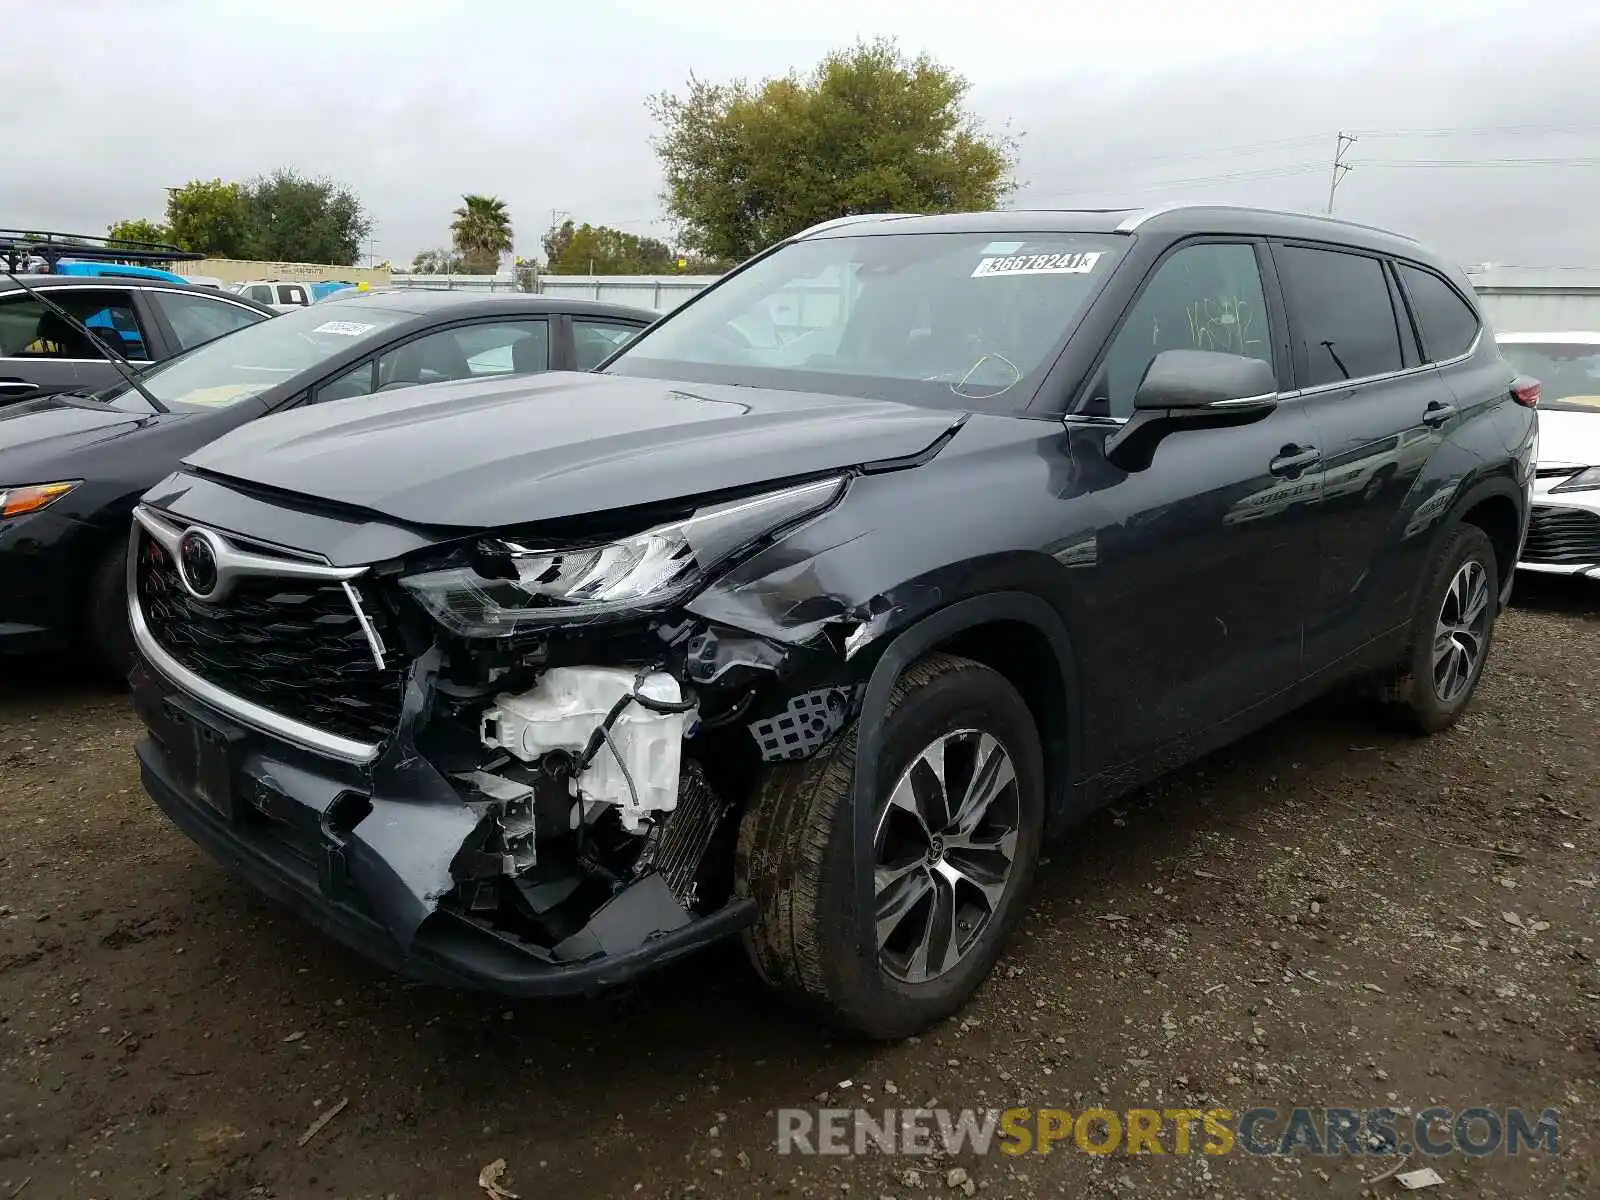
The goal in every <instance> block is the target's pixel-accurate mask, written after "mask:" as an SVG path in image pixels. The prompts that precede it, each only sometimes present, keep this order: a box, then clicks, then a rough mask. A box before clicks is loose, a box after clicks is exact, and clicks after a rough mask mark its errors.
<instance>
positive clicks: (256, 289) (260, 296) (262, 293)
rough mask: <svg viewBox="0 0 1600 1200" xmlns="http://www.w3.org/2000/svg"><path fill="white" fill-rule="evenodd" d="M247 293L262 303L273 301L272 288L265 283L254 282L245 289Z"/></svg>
mask: <svg viewBox="0 0 1600 1200" xmlns="http://www.w3.org/2000/svg"><path fill="white" fill-rule="evenodd" d="M245 294H246V295H247V296H249V297H250V299H252V300H255V301H257V302H259V303H261V304H271V303H272V289H271V288H270V287H268V286H267V285H266V284H264V283H252V284H251V285H250V286H249V287H248V288H246V289H245Z"/></svg>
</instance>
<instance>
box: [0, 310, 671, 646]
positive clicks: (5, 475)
mask: <svg viewBox="0 0 1600 1200" xmlns="http://www.w3.org/2000/svg"><path fill="white" fill-rule="evenodd" d="M655 316H656V314H655V313H653V312H651V311H649V310H648V309H639V308H625V307H622V306H619V305H612V304H599V303H592V302H588V301H582V300H558V299H554V298H550V297H544V296H536V295H527V294H521V293H517V294H501V295H482V294H473V293H467V292H448V291H420V290H418V291H373V292H360V293H354V294H352V295H350V296H348V297H339V298H337V299H332V300H327V301H324V302H323V303H321V304H317V305H314V306H312V307H310V308H306V309H302V310H300V311H299V312H292V313H286V314H284V315H283V316H279V317H274V318H273V319H271V320H269V321H262V322H260V323H259V324H255V325H251V326H249V327H247V328H244V329H241V330H239V331H238V332H236V333H231V334H229V335H228V336H227V337H224V338H220V339H218V340H216V341H214V342H211V343H209V344H207V345H203V346H200V347H199V348H197V349H195V350H193V351H191V352H189V353H187V354H184V355H182V356H180V357H178V358H174V359H171V360H169V361H168V362H165V363H158V364H156V365H154V366H151V367H150V368H148V369H146V370H145V371H143V372H141V374H140V383H141V385H142V387H143V393H141V392H140V391H138V390H135V389H133V388H130V387H127V386H126V385H119V386H117V387H114V388H111V389H109V390H106V391H102V392H100V393H99V394H97V395H95V396H83V395H65V394H63V395H56V396H49V397H45V398H43V399H38V400H32V401H26V402H23V403H20V404H12V405H8V406H6V407H4V408H0V653H4V652H8V651H11V652H14V651H23V650H39V649H58V648H62V647H66V646H81V647H83V648H86V649H89V650H91V651H92V652H93V653H94V654H95V655H97V656H98V657H99V658H100V659H101V660H102V661H103V662H105V663H106V664H107V665H109V666H110V667H112V668H113V669H114V670H116V671H118V672H119V673H121V672H123V671H125V669H126V664H127V662H128V661H129V655H130V653H131V650H130V642H129V634H128V628H127V602H126V599H125V597H124V580H123V576H124V561H125V548H126V543H127V538H128V524H129V521H130V519H131V518H130V514H131V513H132V511H133V506H134V502H135V501H137V500H138V498H139V495H140V493H142V492H143V491H145V489H146V488H149V487H150V486H151V485H153V484H154V483H156V482H157V481H158V480H160V479H161V478H163V477H164V476H166V475H168V474H170V473H171V472H172V471H173V470H174V469H175V468H176V467H177V465H178V462H179V460H180V459H181V458H183V457H184V456H185V455H186V454H189V453H190V452H192V451H194V450H196V449H198V448H199V447H201V446H203V445H205V444H206V443H207V442H210V441H212V440H214V439H216V438H218V437H220V436H222V435H223V434H224V433H227V432H228V431H229V430H231V429H234V428H236V427H237V426H240V425H243V424H244V423H245V422H247V421H253V420H255V419H257V418H259V417H264V416H267V415H268V414H270V413H274V412H282V411H284V410H286V409H291V408H296V407H300V406H302V405H308V404H321V403H323V402H325V401H331V400H341V399H343V400H353V398H355V397H363V396H371V397H372V399H371V400H370V401H369V403H375V404H376V403H382V397H381V396H378V395H375V393H382V392H388V391H390V390H392V389H396V388H405V387H410V386H413V385H415V384H423V383H434V382H443V381H446V380H458V379H472V378H487V377H493V376H497V375H520V374H529V373H533V372H538V371H546V370H588V369H589V368H591V367H593V366H595V365H596V364H597V363H599V362H600V361H601V360H602V359H603V358H605V357H607V356H608V355H609V354H610V353H611V351H612V350H614V349H616V348H617V347H619V346H621V345H622V344H623V343H624V342H626V341H628V340H629V339H631V338H632V337H633V336H634V335H635V334H636V333H638V332H639V331H640V330H641V329H643V328H644V327H645V326H646V325H648V324H649V323H650V322H651V321H653V320H654V319H655Z"/></svg>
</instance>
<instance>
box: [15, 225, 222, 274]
mask: <svg viewBox="0 0 1600 1200" xmlns="http://www.w3.org/2000/svg"><path fill="white" fill-rule="evenodd" d="M204 257H205V255H204V254H200V253H198V252H196V251H193V250H180V249H179V248H178V247H176V246H169V245H167V244H165V243H164V242H136V241H129V240H127V239H125V238H110V237H96V236H95V235H93V234H83V233H50V232H41V231H36V230H24V229H0V265H3V266H4V267H5V268H6V269H7V270H9V271H12V272H16V271H26V270H28V269H29V264H30V263H31V262H33V260H35V259H38V260H41V261H42V262H43V263H44V270H45V273H46V274H51V273H53V272H54V271H55V269H56V264H57V263H59V262H61V261H62V260H63V259H77V260H78V261H80V262H110V263H170V262H195V261H198V260H199V259H202V258H204Z"/></svg>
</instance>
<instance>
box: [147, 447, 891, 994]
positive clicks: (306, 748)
mask: <svg viewBox="0 0 1600 1200" xmlns="http://www.w3.org/2000/svg"><path fill="white" fill-rule="evenodd" d="M846 487H847V480H846V478H845V477H844V476H839V475H835V476H831V477H829V478H825V479H822V480H817V481H813V482H809V483H805V484H802V485H799V486H795V487H789V488H784V489H782V490H780V491H773V492H768V493H765V494H763V495H758V496H755V497H743V498H737V499H734V500H731V501H726V502H722V503H716V504H710V505H702V506H701V507H699V508H697V509H695V510H693V511H690V512H687V513H683V514H675V515H673V516H672V517H671V519H665V520H663V519H657V520H655V521H653V522H650V523H649V527H648V528H647V529H646V530H645V532H643V533H631V534H630V533H624V534H621V535H614V536H609V537H606V536H600V535H591V536H578V537H573V536H571V535H570V533H569V534H568V536H567V537H565V538H563V537H557V536H553V535H551V534H550V533H549V531H539V532H536V533H534V534H528V535H526V536H520V535H519V536H508V535H496V536H483V537H478V538H474V539H469V540H466V541H457V542H453V543H450V544H447V545H444V546H427V547H425V548H423V549H421V550H418V551H415V552H412V553H407V554H403V555H400V556H397V557H394V558H391V559H389V560H387V561H385V562H383V563H381V564H379V565H376V566H372V567H370V568H362V569H361V570H359V571H352V570H350V569H346V568H328V567H322V568H315V569H314V568H313V567H311V566H307V565H305V564H304V563H299V564H298V565H295V563H294V562H292V561H291V560H283V559H278V560H276V563H277V565H275V561H274V552H273V551H272V550H271V548H270V547H267V546H264V545H247V544H245V543H244V542H243V540H242V539H238V538H235V537H233V536H232V535H228V534H224V533H221V532H219V531H213V530H209V529H205V530H203V532H204V540H205V541H206V543H207V544H206V546H205V549H206V550H207V551H208V552H209V553H210V554H211V555H212V565H213V566H214V567H216V568H217V570H218V582H217V583H216V589H217V591H218V592H219V593H222V596H221V598H220V599H218V598H217V596H216V595H210V596H208V595H202V594H197V591H198V590H197V589H196V588H195V587H194V586H193V584H194V582H195V580H194V578H192V577H191V574H192V572H194V571H196V570H198V568H197V567H196V566H195V562H198V560H195V561H194V562H192V561H191V558H192V557H193V554H191V552H193V553H195V554H197V553H199V549H198V548H197V547H196V546H195V545H194V544H193V542H192V541H191V535H192V534H193V533H194V531H195V529H196V528H197V527H196V526H194V525H191V524H188V523H187V522H185V521H184V520H183V519H182V518H175V517H174V516H173V515H172V514H170V513H162V512H161V511H159V510H157V509H154V508H142V509H141V510H139V514H138V525H137V526H136V529H135V535H134V543H133V547H132V552H131V554H130V563H129V575H130V580H129V582H130V596H131V613H132V616H133V624H134V633H135V638H136V641H137V643H138V644H139V646H140V648H141V650H142V651H143V656H144V658H145V660H146V662H147V664H148V666H144V667H141V670H140V672H139V674H138V676H137V677H136V680H135V694H136V700H137V702H138V704H139V708H140V712H141V715H142V716H143V717H144V719H145V722H146V724H147V725H148V726H149V727H150V729H151V732H152V735H153V736H152V739H151V741H150V742H149V743H147V745H146V746H144V747H141V751H140V754H141V759H142V761H143V764H144V774H145V781H146V786H147V788H148V789H149V790H150V791H151V793H152V795H154V796H155V797H156V799H157V800H158V802H159V803H161V805H162V807H163V808H164V809H165V810H166V811H167V812H168V813H169V815H171V816H172V817H173V819H174V820H175V821H176V822H177V823H178V824H179V825H180V826H181V827H183V828H184V829H185V830H186V831H187V832H188V833H189V834H190V835H191V836H192V837H194V838H195V840H197V841H199V842H201V843H202V844H203V845H206V846H207V847H208V848H209V849H211V850H212V851H213V852H214V853H216V854H217V855H218V856H219V857H221V858H223V859H224V860H225V861H228V862H230V863H231V864H232V865H234V866H235V867H236V868H238V869H240V870H241V871H242V873H244V874H246V875H247V876H249V877H250V878H252V879H253V880H254V881H255V882H256V883H257V884H258V886H261V887H262V888H263V889H264V890H267V891H268V892H271V893H273V894H275V895H278V896H279V898H281V899H284V900H286V901H288V902H290V903H291V905H293V906H294V907H297V908H299V909H300V910H301V911H302V912H303V913H304V914H305V915H307V916H309V917H311V919H313V921H315V922H316V923H317V924H319V925H321V926H322V927H324V928H325V929H327V930H328V931H329V932H332V933H334V934H336V935H338V936H341V937H342V938H343V940H345V941H346V942H348V943H350V944H352V945H355V946H357V947H358V948H360V949H362V950H364V951H366V952H368V953H369V954H372V955H374V956H375V957H378V958H380V959H381V960H383V961H385V962H386V963H387V964H388V965H390V966H392V967H395V968H396V969H399V970H402V971H405V972H407V973H409V974H412V975H415V976H419V977H424V978H433V979H440V980H447V981H450V982H455V983H468V984H476V985H479V986H487V987H492V988H496V989H498V990H503V991H508V992H514V993H519V994H529V995H531V994H553V993H558V992H564V991H585V990H590V989H592V988H595V987H599V986H605V985H607V984H611V983H615V982H617V981H619V980H620V979H622V978H626V977H627V976H628V975H631V974H633V973H635V972H636V971H637V970H642V969H644V968H645V967H647V966H655V965H658V964H659V963H661V962H664V961H666V960H668V959H670V958H672V957H676V956H677V955H679V954H681V953H686V952H688V951H689V950H692V949H694V948H696V947H698V946H699V945H702V944H704V943H705V942H707V941H710V940H714V939H715V938H719V937H721V936H725V935H726V934H728V933H730V932H732V931H734V930H736V929H737V928H739V927H740V926H742V925H744V924H745V923H747V922H748V921H749V919H750V916H751V913H750V904H749V901H748V900H744V899H741V898H738V897H736V896H735V888H734V849H735V844H736V841H737V837H738V829H739V818H740V816H741V814H742V812H743V811H744V808H745V803H746V800H747V798H748V797H749V796H750V795H751V794H752V790H753V789H754V788H756V787H757V786H759V784H760V781H761V779H762V777H763V773H764V772H765V771H766V770H767V769H768V768H769V766H770V764H773V763H776V762H781V761H783V760H787V759H796V758H803V757H806V756H807V755H810V754H812V753H815V752H816V751H817V750H818V749H819V748H821V747H822V746H825V745H826V744H828V742H829V741H830V740H831V739H833V738H835V737H837V736H838V735H839V734H840V733H841V732H842V731H843V730H845V729H846V728H847V727H848V725H849V723H850V722H851V720H852V719H853V718H854V716H855V708H856V705H857V703H858V700H859V694H860V687H859V680H858V678H857V674H856V672H855V671H854V669H853V668H852V667H851V665H850V663H849V662H848V661H847V659H848V656H847V654H846V652H845V646H844V644H843V642H844V632H843V630H844V629H845V627H844V626H842V625H838V624H825V625H824V626H819V628H818V630H816V631H813V632H809V633H807V634H806V635H805V636H802V637H798V638H783V637H776V636H769V635H768V634H767V633H766V632H754V631H752V630H750V629H741V628H737V627H734V626H733V625H731V624H727V623H724V622H719V621H717V620H714V619H710V618H707V617H705V616H701V615H698V614H696V613H695V612H694V611H693V610H692V608H691V607H690V605H691V602H692V600H693V599H694V598H695V597H696V596H697V595H698V594H699V593H700V592H701V591H702V590H703V588H704V587H705V584H706V581H707V579H708V578H710V577H711V576H712V575H713V573H715V572H718V571H721V570H723V569H725V568H727V567H729V566H731V565H732V564H733V563H735V562H736V561H741V560H743V559H746V558H748V557H749V556H750V554H751V553H753V552H755V551H757V550H760V549H762V548H765V547H770V546H772V545H773V544H775V542H776V541H777V539H778V538H779V537H780V536H782V535H783V534H785V533H786V532H788V531H792V530H793V529H795V528H796V527H797V526H798V525H800V524H801V523H805V522H809V521H811V520H812V519H814V518H815V517H817V516H818V515H819V514H821V513H823V512H825V511H827V510H828V509H830V508H832V507H833V506H835V505H836V504H837V503H838V502H839V500H840V499H841V497H842V496H843V494H844V492H845V490H846ZM660 515H661V514H658V517H659V516H660ZM283 562H291V565H290V567H289V568H281V564H282V563H283ZM202 565H203V564H202ZM279 569H281V570H282V573H281V574H278V575H275V574H274V571H275V570H279ZM230 572H232V574H231V575H230ZM319 572H320V573H319ZM336 576H342V577H337V578H336ZM208 580H209V577H207V580H202V582H207V581H208ZM322 593H326V595H325V597H324V596H323V595H322ZM341 596H342V597H344V599H343V600H341ZM319 605H321V606H322V607H320V608H319V607H318V606H319ZM296 606H298V607H296ZM284 608H287V609H290V610H291V611H292V618H293V619H291V616H289V615H285V614H284V613H283V612H281V611H279V610H280V609H284ZM296 620H299V621H301V622H303V623H302V624H299V625H297V624H296V623H295V622H296ZM269 630H270V635H269V632H268V631H269ZM330 638H334V639H337V645H335V643H334V641H329V640H328V639H330ZM271 639H282V640H281V643H280V641H277V640H271ZM269 641H270V644H268V643H269ZM324 641H327V643H328V644H327V645H326V646H325V645H324V644H323V643H324ZM341 656H342V657H341ZM173 685H176V689H177V690H176V691H174V687H173ZM390 695H392V696H393V697H394V698H395V701H394V707H395V708H396V709H397V711H395V712H390V711H388V710H387V709H386V708H385V707H384V704H385V703H386V701H384V700H383V697H386V696H390ZM385 724H387V726H388V728H387V731H386V732H384V731H383V729H384V726H385ZM330 728H331V729H333V730H334V731H335V732H336V734H337V736H336V737H334V738H333V740H332V741H331V742H330V741H328V740H327V739H328V737H329V730H330ZM306 731H318V732H319V736H320V737H321V739H322V740H321V741H320V742H319V741H318V740H316V739H312V738H310V737H308V736H304V735H305V733H306ZM197 799H198V801H199V802H198V803H197V802H196V801H197Z"/></svg>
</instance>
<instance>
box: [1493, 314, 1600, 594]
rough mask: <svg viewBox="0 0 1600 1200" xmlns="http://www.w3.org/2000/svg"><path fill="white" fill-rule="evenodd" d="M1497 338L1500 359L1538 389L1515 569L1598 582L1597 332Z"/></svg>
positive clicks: (1599, 423)
mask: <svg viewBox="0 0 1600 1200" xmlns="http://www.w3.org/2000/svg"><path fill="white" fill-rule="evenodd" d="M1499 338H1500V352H1501V353H1502V354H1504V355H1505V356H1506V359H1507V360H1508V361H1509V362H1510V363H1512V364H1513V365H1514V366H1515V367H1516V368H1517V370H1519V371H1522V372H1525V373H1526V374H1528V375H1531V376H1533V377H1534V378H1536V379H1538V380H1539V381H1540V383H1541V384H1542V385H1543V388H1544V392H1543V396H1542V397H1541V399H1540V401H1539V467H1538V479H1537V481H1536V482H1535V484H1534V489H1533V517H1532V519H1531V521H1530V523H1529V526H1528V541H1527V544H1526V545H1525V546H1523V548H1522V560H1521V561H1520V562H1519V563H1518V564H1517V565H1518V566H1519V567H1521V568H1523V569H1524V570H1527V571H1538V572H1541V573H1544V574H1549V575H1582V576H1586V577H1587V578H1589V579H1600V331H1579V332H1568V333H1502V334H1500V335H1499Z"/></svg>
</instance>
